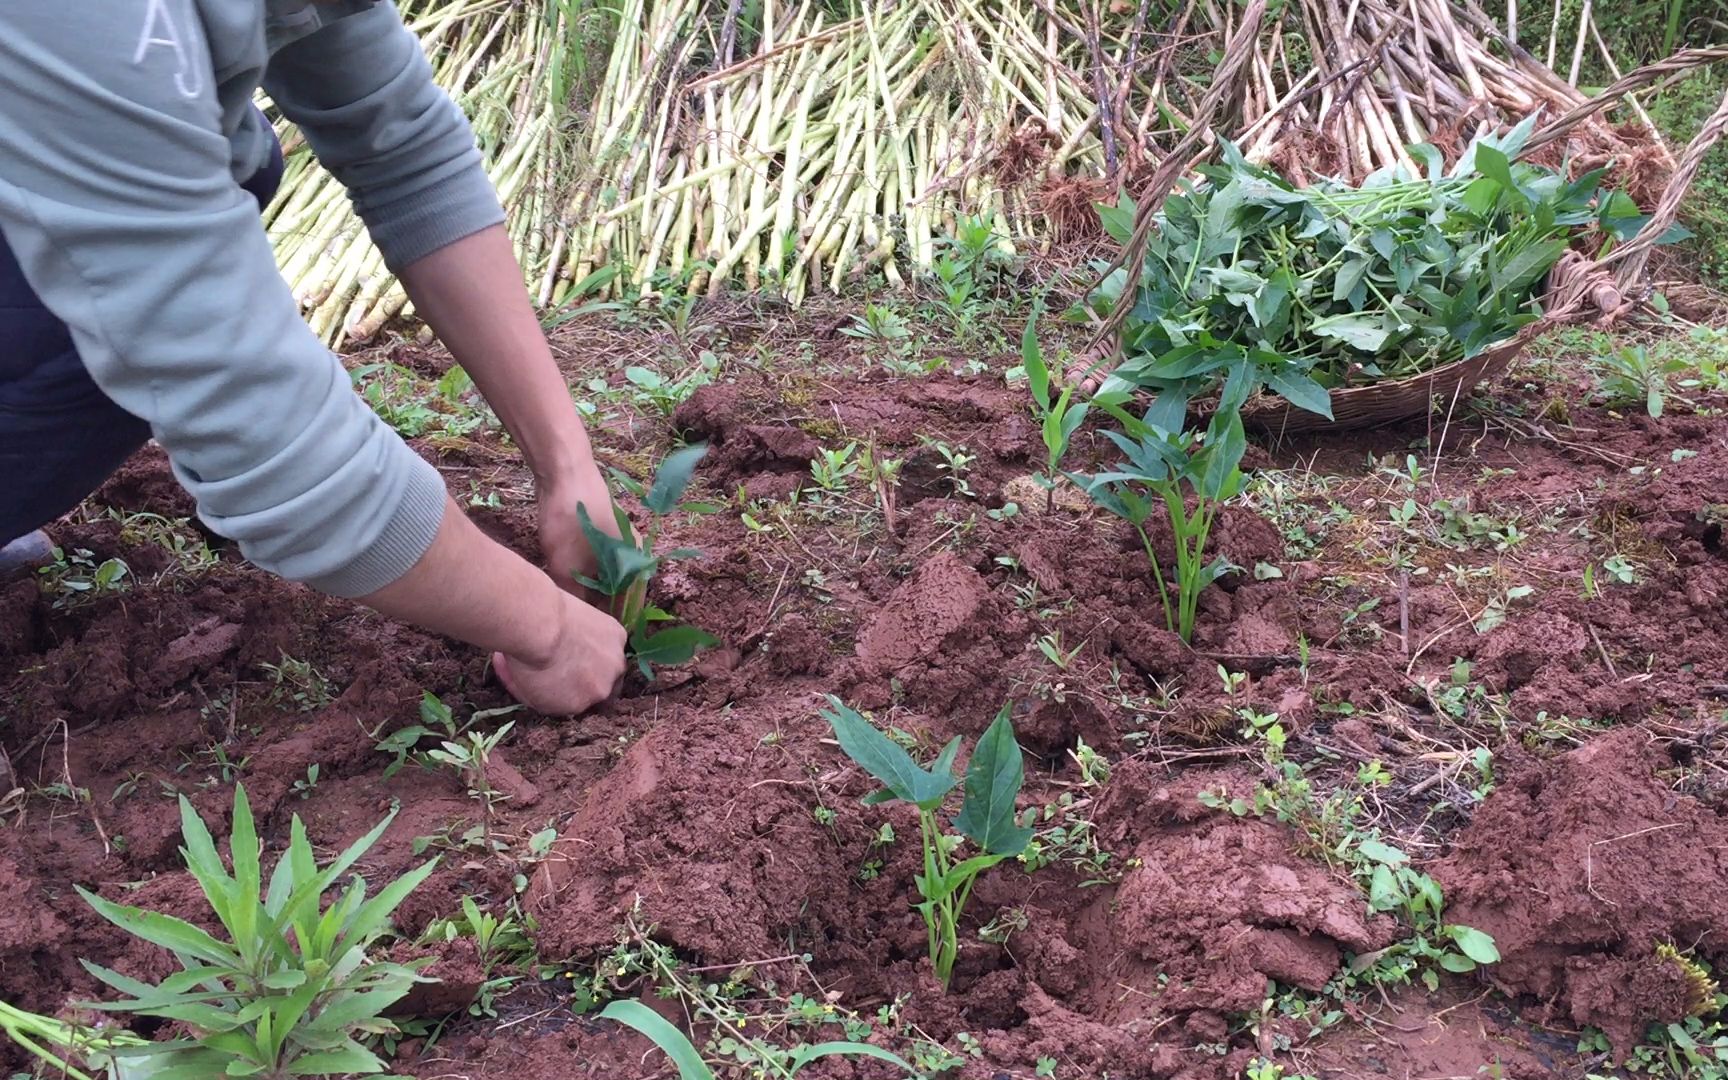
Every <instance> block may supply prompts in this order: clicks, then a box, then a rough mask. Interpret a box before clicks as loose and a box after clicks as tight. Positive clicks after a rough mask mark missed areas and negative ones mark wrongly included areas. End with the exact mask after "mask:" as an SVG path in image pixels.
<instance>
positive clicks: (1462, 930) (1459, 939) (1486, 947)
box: [1446, 926, 1500, 964]
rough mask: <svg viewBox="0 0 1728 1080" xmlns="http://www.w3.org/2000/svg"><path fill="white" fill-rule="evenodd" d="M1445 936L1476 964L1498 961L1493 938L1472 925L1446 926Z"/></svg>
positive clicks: (1497, 951)
mask: <svg viewBox="0 0 1728 1080" xmlns="http://www.w3.org/2000/svg"><path fill="white" fill-rule="evenodd" d="M1446 936H1448V937H1450V938H1451V939H1452V941H1453V942H1454V943H1455V944H1456V945H1457V946H1458V951H1459V952H1462V953H1463V954H1464V955H1465V956H1468V957H1469V958H1470V959H1472V960H1474V961H1476V962H1477V963H1478V964H1496V963H1499V962H1500V950H1499V949H1498V948H1496V947H1495V945H1494V939H1493V938H1492V937H1490V936H1488V935H1487V934H1485V933H1483V932H1482V931H1480V930H1478V929H1476V928H1475V927H1473V926H1448V927H1447V928H1446Z"/></svg>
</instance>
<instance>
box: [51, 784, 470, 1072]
mask: <svg viewBox="0 0 1728 1080" xmlns="http://www.w3.org/2000/svg"><path fill="white" fill-rule="evenodd" d="M394 816H395V813H394V811H392V813H391V814H390V815H389V816H387V817H386V818H385V819H384V820H383V821H382V822H381V823H379V824H378V825H377V826H376V827H375V828H373V829H372V831H371V832H369V833H367V834H366V835H365V836H363V837H361V838H360V839H359V840H357V841H355V842H354V843H353V844H352V845H351V846H349V848H348V849H347V850H346V851H344V852H342V854H341V855H339V856H338V857H337V858H336V860H335V861H334V862H332V863H330V864H329V865H327V866H324V867H322V868H320V867H319V866H318V864H317V858H316V856H315V855H314V853H313V850H312V843H311V841H310V840H309V839H308V838H307V835H306V827H305V826H304V825H303V824H301V821H300V818H299V816H298V815H296V816H295V817H294V819H293V821H292V823H291V825H290V836H289V841H288V850H287V852H286V853H285V854H284V855H283V857H282V859H281V860H280V861H278V862H277V864H276V866H275V868H274V869H273V870H272V871H271V873H270V875H269V877H268V879H266V878H265V877H264V870H263V866H262V865H261V855H262V850H263V849H262V845H261V844H260V843H259V839H258V834H257V830H256V827H255V825H254V823H253V819H252V810H251V807H250V806H249V805H248V803H247V800H246V792H245V790H244V788H240V787H236V788H235V792H234V814H233V827H232V830H231V832H230V835H229V852H230V856H231V858H232V861H233V866H234V870H233V873H232V874H230V873H229V871H228V869H227V867H225V866H224V865H223V862H222V857H221V856H220V855H219V854H218V853H217V851H216V845H215V842H214V840H212V838H211V836H210V831H209V830H208V829H207V828H205V826H204V822H203V821H202V820H200V819H199V817H198V814H197V812H196V811H194V810H193V808H192V804H191V803H190V802H189V801H187V800H186V799H185V798H184V797H182V798H181V799H180V824H181V833H182V835H183V836H184V838H185V841H186V845H185V847H183V848H182V849H181V856H182V857H183V858H184V859H185V860H186V865H187V868H188V869H189V870H191V872H192V875H193V877H195V878H196V879H197V881H198V884H199V885H200V886H202V888H203V892H204V896H205V898H206V900H207V901H208V902H209V904H210V909H211V913H212V914H213V915H214V916H215V918H216V921H217V922H218V923H219V924H220V925H221V927H222V930H223V931H224V933H225V936H226V940H224V939H223V938H222V937H218V936H216V935H214V934H211V933H208V932H206V931H204V930H201V929H199V928H198V927H196V926H194V925H192V924H191V923H189V922H186V921H185V920H183V919H178V918H175V917H174V916H172V915H165V914H162V913H160V912H154V911H146V910H143V909H141V908H135V907H128V906H126V905H123V904H116V903H114V902H113V901H110V900H104V899H103V898H101V897H99V896H97V895H95V894H94V893H91V892H89V891H87V890H85V889H84V888H82V887H78V894H79V895H80V896H82V897H83V898H84V900H85V901H86V902H87V903H88V904H89V905H90V906H91V907H93V908H94V909H95V910H96V912H97V914H99V915H101V916H102V917H103V918H104V919H107V920H108V921H109V922H111V923H113V924H114V925H115V926H118V927H120V928H121V929H122V930H125V931H126V932H127V933H130V934H133V935H134V936H136V937H138V938H140V939H142V940H144V941H147V942H149V943H150V944H152V945H157V946H160V947H161V948H163V949H166V950H168V952H170V953H171V954H172V955H173V956H174V958H175V960H176V961H177V962H178V963H179V964H180V967H181V971H180V972H179V973H178V974H175V975H171V976H169V977H168V978H166V979H164V980H162V981H161V982H160V983H158V984H157V985H154V986H152V985H150V984H149V983H146V982H143V981H141V980H138V979H134V978H131V977H129V976H126V975H122V974H120V973H119V972H116V971H110V970H109V969H107V968H105V967H102V966H100V965H98V964H93V963H91V962H89V961H87V960H86V961H83V964H84V968H85V970H87V971H89V972H90V974H92V975H94V976H95V977H96V978H98V979H100V980H101V981H102V982H103V983H106V984H107V985H108V986H110V987H113V988H114V989H116V990H118V991H120V992H121V993H123V994H127V995H129V997H128V998H127V999H126V1000H122V1001H114V1002H96V1003H90V1004H87V1005H84V1006H82V1007H84V1008H90V1009H96V1010H100V1011H105V1012H126V1013H132V1014H134V1015H138V1016H149V1017H156V1018H160V1019H163V1020H173V1021H178V1022H179V1023H181V1024H183V1025H185V1027H186V1029H187V1032H188V1034H187V1035H186V1036H184V1037H181V1038H175V1039H170V1040H166V1041H162V1042H151V1043H146V1044H144V1045H142V1046H122V1047H117V1048H115V1049H114V1051H113V1053H114V1054H115V1056H116V1057H120V1058H136V1057H143V1058H149V1059H151V1065H152V1066H153V1068H152V1069H151V1070H150V1072H151V1074H152V1075H154V1076H157V1077H171V1076H179V1077H200V1076H250V1077H258V1078H260V1080H286V1078H287V1077H290V1076H346V1075H350V1074H353V1073H377V1072H383V1071H384V1068H385V1066H384V1062H383V1061H382V1060H380V1059H379V1057H378V1056H377V1055H376V1054H374V1053H373V1052H372V1051H371V1050H369V1049H368V1048H367V1047H366V1046H365V1044H364V1043H363V1042H362V1041H361V1039H362V1038H364V1037H365V1036H367V1035H376V1034H381V1033H385V1032H393V1031H395V1026H394V1025H393V1024H392V1023H391V1022H390V1021H389V1020H387V1019H385V1018H384V1012H385V1011H386V1010H387V1009H389V1008H390V1006H391V1005H393V1004H395V1003H396V1002H397V1001H399V1000H401V998H402V997H403V996H405V995H406V994H407V993H408V991H409V989H410V988H411V987H412V986H413V985H414V984H415V983H416V982H424V981H427V980H426V979H425V978H424V977H423V976H421V975H420V974H419V973H418V969H419V967H421V966H423V965H422V964H396V963H389V962H385V961H382V960H379V959H377V958H376V957H375V956H373V955H371V954H370V950H371V947H372V946H373V944H374V943H376V942H377V940H378V939H379V938H380V937H382V936H384V935H385V934H387V933H388V932H389V929H390V923H389V920H390V916H391V914H392V913H393V912H394V911H395V910H396V907H397V906H398V905H399V904H401V903H402V901H403V900H404V899H406V898H407V896H408V894H409V893H410V892H412V891H413V890H414V888H415V887H417V886H418V885H419V884H420V883H421V882H422V881H424V880H426V877H427V875H429V874H430V873H431V872H432V869H433V867H434V866H435V865H436V860H434V861H432V862H428V863H425V864H424V865H422V866H420V867H418V868H416V869H414V870H411V871H409V872H408V873H407V874H405V875H403V876H402V877H400V878H397V879H396V880H395V881H393V882H391V883H390V884H388V885H386V886H385V887H384V888H383V889H381V890H379V891H378V892H377V894H376V895H374V896H372V897H370V898H368V897H367V895H366V894H367V886H366V882H365V880H364V879H363V878H361V877H359V876H358V875H356V876H355V877H353V878H352V880H351V881H350V882H349V884H348V886H347V887H346V888H345V889H342V890H341V892H340V893H339V894H338V895H337V896H336V898H335V899H334V901H333V902H332V903H331V904H330V905H329V906H328V907H326V906H325V905H324V897H325V894H326V893H328V892H330V891H331V890H332V889H334V888H336V887H337V884H338V882H339V880H340V879H341V877H342V875H343V874H345V873H347V871H348V870H349V868H350V867H352V866H353V865H354V864H355V863H356V862H358V861H359V859H360V857H361V856H363V855H364V854H365V853H366V852H367V851H368V850H369V849H370V848H371V847H372V845H373V844H374V843H376V842H377V840H378V838H379V837H380V836H382V835H383V833H384V830H385V829H386V828H387V827H388V826H389V824H390V821H391V819H392V818H393V817H394Z"/></svg>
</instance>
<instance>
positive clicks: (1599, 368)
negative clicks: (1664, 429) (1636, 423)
mask: <svg viewBox="0 0 1728 1080" xmlns="http://www.w3.org/2000/svg"><path fill="white" fill-rule="evenodd" d="M1595 365H1596V392H1597V393H1598V394H1600V395H1601V397H1602V398H1603V400H1604V402H1605V403H1606V404H1608V405H1610V406H1615V407H1621V406H1627V405H1642V406H1643V407H1644V411H1645V412H1647V413H1649V414H1650V416H1651V417H1652V418H1656V417H1660V416H1661V415H1662V409H1663V407H1664V404H1665V403H1666V401H1667V398H1668V395H1669V394H1670V393H1672V391H1673V386H1672V379H1673V378H1674V376H1676V375H1678V374H1680V373H1681V372H1683V371H1685V370H1686V362H1685V361H1684V360H1682V359H1679V358H1677V357H1673V356H1665V355H1663V354H1662V353H1661V352H1656V351H1652V350H1651V349H1649V348H1647V347H1646V346H1643V345H1621V346H1618V347H1616V348H1613V349H1610V350H1608V351H1607V352H1605V353H1599V354H1597V356H1596V358H1595Z"/></svg>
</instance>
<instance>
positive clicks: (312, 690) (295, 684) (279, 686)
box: [258, 653, 335, 712]
mask: <svg viewBox="0 0 1728 1080" xmlns="http://www.w3.org/2000/svg"><path fill="white" fill-rule="evenodd" d="M258 666H259V667H261V668H263V669H264V674H265V676H266V677H268V678H269V680H270V684H271V690H270V697H269V703H270V705H271V706H272V707H275V708H282V707H285V706H290V705H291V706H293V708H294V709H295V710H296V711H298V712H316V711H317V710H319V709H322V708H324V707H325V706H327V705H329V704H330V703H331V702H332V701H334V700H335V695H333V694H332V693H331V692H330V683H329V680H327V679H325V678H324V676H323V675H321V674H319V672H318V669H317V668H315V667H313V666H312V664H311V662H310V661H307V660H296V659H294V658H293V657H292V656H289V655H288V654H287V653H283V654H282V659H281V660H280V661H279V662H277V663H274V664H260V665H258Z"/></svg>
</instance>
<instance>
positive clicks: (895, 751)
mask: <svg viewBox="0 0 1728 1080" xmlns="http://www.w3.org/2000/svg"><path fill="white" fill-rule="evenodd" d="M822 716H823V718H824V719H825V720H827V721H828V723H829V724H830V725H831V726H832V727H833V728H834V735H835V737H836V738H838V739H839V740H840V749H841V750H844V751H845V752H846V756H847V757H849V758H851V759H852V760H853V761H855V762H857V763H858V765H859V766H860V767H861V768H862V769H863V770H864V771H865V772H867V773H869V774H870V775H871V776H873V777H875V778H876V779H877V780H880V781H881V782H882V784H883V786H885V787H886V788H887V789H888V790H889V791H892V792H893V793H894V795H895V797H896V798H899V799H902V800H904V801H906V802H909V803H912V804H913V805H915V806H918V807H922V808H925V809H929V808H931V807H934V806H935V805H936V804H938V803H940V802H941V801H942V797H943V796H944V795H947V794H948V793H949V792H950V791H952V790H954V787H955V785H956V784H957V783H959V781H958V780H956V779H955V777H954V775H953V774H952V773H947V772H944V773H940V774H938V773H934V772H926V771H925V770H923V769H920V768H919V767H918V765H917V763H916V762H914V761H913V760H912V755H910V754H908V753H907V752H906V751H905V750H904V749H902V748H901V746H900V744H899V743H897V742H895V741H894V740H893V739H890V738H889V737H888V736H886V735H884V734H882V733H881V732H880V731H878V730H876V727H875V725H873V724H871V723H870V721H868V720H866V719H864V717H862V716H860V715H859V714H858V713H856V712H854V711H853V710H852V709H851V708H849V707H847V706H846V705H845V704H844V703H842V702H841V701H840V699H839V698H837V697H834V696H833V695H832V694H830V695H829V696H828V709H827V710H826V711H825V712H823V714H822Z"/></svg>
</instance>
